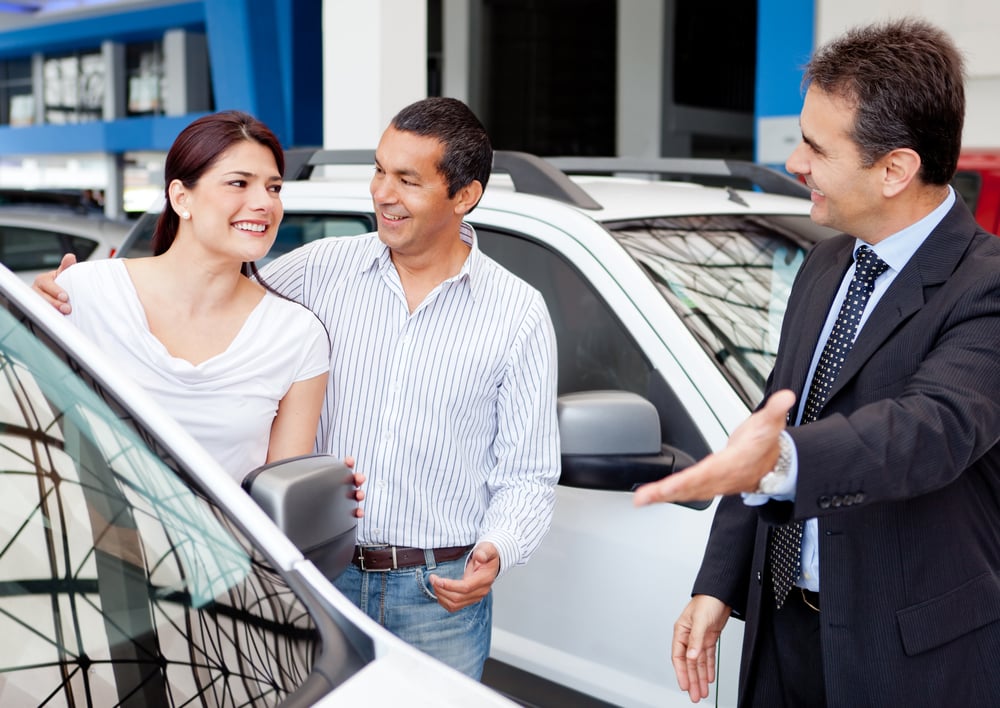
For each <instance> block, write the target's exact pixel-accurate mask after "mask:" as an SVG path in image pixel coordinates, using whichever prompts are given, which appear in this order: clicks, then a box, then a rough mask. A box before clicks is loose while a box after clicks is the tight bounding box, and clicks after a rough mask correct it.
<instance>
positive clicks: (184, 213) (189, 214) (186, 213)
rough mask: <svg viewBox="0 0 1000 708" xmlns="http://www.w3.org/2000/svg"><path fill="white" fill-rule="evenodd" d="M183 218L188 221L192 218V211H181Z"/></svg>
mask: <svg viewBox="0 0 1000 708" xmlns="http://www.w3.org/2000/svg"><path fill="white" fill-rule="evenodd" d="M181 218H182V219H184V220H185V221H187V220H188V219H190V218H191V212H189V211H182V212H181Z"/></svg>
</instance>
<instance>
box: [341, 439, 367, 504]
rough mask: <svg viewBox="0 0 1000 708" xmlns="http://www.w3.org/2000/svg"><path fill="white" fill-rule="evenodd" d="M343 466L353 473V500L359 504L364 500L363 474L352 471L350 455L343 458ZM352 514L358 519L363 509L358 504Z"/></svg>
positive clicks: (352, 463)
mask: <svg viewBox="0 0 1000 708" xmlns="http://www.w3.org/2000/svg"><path fill="white" fill-rule="evenodd" d="M344 466H346V467H347V469H349V470H351V471H352V473H353V475H354V487H355V489H354V501H356V502H358V504H360V503H361V502H363V501H364V500H365V492H364V490H363V489H361V487H363V486H364V484H365V476H364V475H363V474H361V473H360V472H354V458H353V457H351V456H350V455H348V456H347V457H345V458H344ZM354 515H355V516H356V517H358V518H359V519H360V518H361V517H363V516H364V515H365V510H364V509H362V508H361V507H360V506H359V507H358V508H357V509H355V510H354Z"/></svg>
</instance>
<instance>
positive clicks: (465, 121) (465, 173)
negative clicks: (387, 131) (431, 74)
mask: <svg viewBox="0 0 1000 708" xmlns="http://www.w3.org/2000/svg"><path fill="white" fill-rule="evenodd" d="M392 127H393V128H395V129H396V130H402V131H406V132H408V133H415V134H417V135H423V136H426V137H431V138H436V139H437V140H439V141H441V143H442V144H443V145H444V154H443V155H442V156H441V162H440V163H439V164H438V171H439V172H440V173H441V174H442V175H444V178H445V181H447V183H448V197H449V198H450V197H454V196H455V194H457V193H458V190H460V189H462V188H463V187H465V186H467V185H469V184H471V183H472V181H473V180H479V183H480V184H482V185H483V189H485V188H486V183H487V182H489V180H490V171H491V170H492V169H493V146H492V145H491V144H490V137H489V135H487V134H486V129H485V128H484V127H483V124H482V123H480V122H479V119H478V118H476V115H475V114H474V113H473V112H472V111H471V110H470V109H469V107H468V106H466V105H465V104H464V103H462V102H461V101H459V100H458V99H456V98H441V97H433V98H425V99H423V100H421V101H417V102H416V103H411V104H410V105H409V106H407V107H406V108H404V109H403V110H401V111H400V112H399V113H397V114H396V117H395V118H393V119H392Z"/></svg>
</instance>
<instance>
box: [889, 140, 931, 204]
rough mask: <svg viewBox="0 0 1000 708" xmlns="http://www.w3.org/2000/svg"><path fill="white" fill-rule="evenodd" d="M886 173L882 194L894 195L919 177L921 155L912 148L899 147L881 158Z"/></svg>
mask: <svg viewBox="0 0 1000 708" xmlns="http://www.w3.org/2000/svg"><path fill="white" fill-rule="evenodd" d="M880 162H881V164H882V167H883V169H884V170H885V173H884V175H883V177H882V195H883V196H885V197H894V196H896V195H897V194H899V193H900V192H902V191H903V190H905V189H906V188H907V187H909V186H910V183H911V182H913V180H915V179H918V177H917V174H918V173H919V172H920V165H921V161H920V155H918V154H917V153H916V151H915V150H911V149H910V148H897V149H895V150H892V151H891V152H889V154H888V155H886V156H885V157H883V158H882V159H881V160H880Z"/></svg>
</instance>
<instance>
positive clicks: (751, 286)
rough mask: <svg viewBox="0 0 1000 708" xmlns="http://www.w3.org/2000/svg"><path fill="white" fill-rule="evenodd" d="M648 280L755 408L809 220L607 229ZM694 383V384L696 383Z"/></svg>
mask: <svg viewBox="0 0 1000 708" xmlns="http://www.w3.org/2000/svg"><path fill="white" fill-rule="evenodd" d="M605 227H606V228H607V229H608V230H609V231H610V232H611V233H612V234H613V235H614V236H615V238H616V239H617V240H618V241H619V242H620V243H621V244H622V245H623V246H624V247H625V249H626V250H627V251H628V252H629V254H631V256H632V257H633V258H634V259H635V260H636V261H637V262H638V263H639V265H640V266H641V267H642V269H643V270H644V271H645V272H646V273H647V274H648V275H649V277H650V278H651V279H652V280H653V282H654V283H655V284H656V286H657V287H658V288H659V290H660V293H661V294H662V295H663V297H664V298H666V300H667V302H668V303H670V306H671V307H672V308H673V309H674V310H675V311H676V312H677V314H678V316H679V317H680V318H681V319H682V320H683V321H684V322H685V324H686V325H687V327H688V329H690V331H691V332H692V334H694V336H695V337H696V338H697V339H698V341H699V342H700V343H701V345H702V347H704V348H705V350H706V351H707V352H708V354H709V355H710V356H711V358H712V361H713V362H715V365H716V366H717V367H718V368H719V370H720V371H721V372H722V373H723V374H724V375H725V376H726V378H727V379H728V380H729V381H730V383H731V384H732V385H733V387H734V388H735V389H736V391H737V392H738V393H739V395H740V397H741V398H742V399H743V400H744V402H746V404H747V405H748V406H750V407H754V406H756V405H757V404H758V403H759V402H760V400H761V398H762V396H763V391H764V383H765V381H766V380H767V376H768V374H769V373H770V371H771V367H772V366H773V365H774V358H775V352H776V351H777V348H778V335H779V333H780V330H781V320H782V318H783V317H784V314H785V304H786V301H787V299H788V292H789V290H790V289H791V285H792V280H793V279H794V278H795V273H796V272H797V271H798V269H799V266H800V265H801V264H802V259H803V258H804V256H805V253H806V251H807V250H808V248H809V247H810V246H811V245H812V244H813V243H815V242H816V240H818V239H819V238H823V237H824V236H825V235H827V234H829V233H830V232H829V230H827V229H824V228H822V227H818V226H816V225H815V224H813V223H812V221H810V219H809V217H808V216H798V215H794V216H791V215H784V216H771V217H768V216H761V215H754V216H742V215H741V216H731V215H712V216H688V217H673V218H659V219H644V220H634V221H627V222H617V223H613V224H605ZM695 383H697V382H695Z"/></svg>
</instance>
